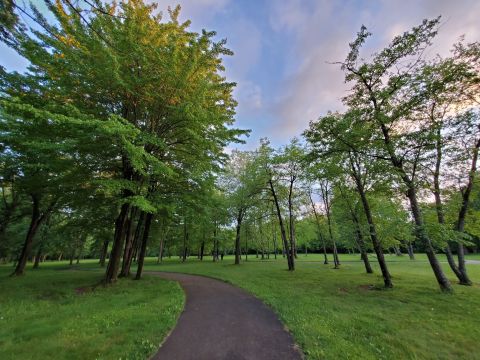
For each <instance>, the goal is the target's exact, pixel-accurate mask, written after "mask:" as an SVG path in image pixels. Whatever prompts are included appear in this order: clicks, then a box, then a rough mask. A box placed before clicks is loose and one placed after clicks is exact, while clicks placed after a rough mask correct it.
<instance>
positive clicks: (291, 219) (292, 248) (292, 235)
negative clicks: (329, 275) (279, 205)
mask: <svg viewBox="0 0 480 360" xmlns="http://www.w3.org/2000/svg"><path fill="white" fill-rule="evenodd" d="M294 181H295V178H291V180H290V187H289V190H288V220H289V230H290V231H289V233H290V251H291V252H292V256H293V257H294V258H295V259H296V258H297V246H296V244H295V225H294V222H295V220H294V217H293V204H292V196H293V183H294Z"/></svg>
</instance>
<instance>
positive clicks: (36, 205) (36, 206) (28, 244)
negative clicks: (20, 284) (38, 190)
mask: <svg viewBox="0 0 480 360" xmlns="http://www.w3.org/2000/svg"><path fill="white" fill-rule="evenodd" d="M31 197H32V217H31V220H30V226H29V227H28V231H27V236H26V237H25V242H24V244H23V248H22V252H21V254H20V257H19V258H18V261H17V266H16V267H15V271H14V272H13V273H12V276H21V275H23V274H24V273H25V266H26V265H27V260H28V257H29V256H30V252H31V250H32V245H33V239H34V237H35V234H36V233H37V230H38V228H39V226H40V224H41V221H42V216H41V215H40V199H39V198H38V196H37V195H31Z"/></svg>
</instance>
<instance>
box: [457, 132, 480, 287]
mask: <svg viewBox="0 0 480 360" xmlns="http://www.w3.org/2000/svg"><path fill="white" fill-rule="evenodd" d="M479 147H480V139H479V140H478V141H477V142H476V144H475V147H474V149H473V157H472V165H471V167H470V173H469V175H468V183H467V187H466V188H465V190H464V191H463V196H462V205H461V207H460V211H459V212H458V220H457V223H456V229H455V230H457V231H458V232H461V233H463V232H464V231H465V217H466V216H467V210H468V203H469V201H470V194H471V192H472V189H473V184H474V181H475V173H476V171H477V159H478V148H479ZM457 256H458V271H459V272H460V274H461V279H460V284H461V285H472V281H471V280H470V278H469V277H468V274H467V267H466V265H465V248H464V246H463V244H462V243H460V242H459V243H458V255H457Z"/></svg>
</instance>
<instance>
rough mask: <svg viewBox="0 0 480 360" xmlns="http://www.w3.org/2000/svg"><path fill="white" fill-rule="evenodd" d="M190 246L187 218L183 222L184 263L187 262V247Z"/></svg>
mask: <svg viewBox="0 0 480 360" xmlns="http://www.w3.org/2000/svg"><path fill="white" fill-rule="evenodd" d="M187 244H188V231H187V217H186V216H185V218H184V221H183V255H182V262H185V261H186V260H187V246H188V245H187Z"/></svg>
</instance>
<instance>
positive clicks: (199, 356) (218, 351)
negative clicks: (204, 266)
mask: <svg viewBox="0 0 480 360" xmlns="http://www.w3.org/2000/svg"><path fill="white" fill-rule="evenodd" d="M148 274H151V275H157V276H160V277H162V278H165V279H169V280H174V281H178V282H179V283H180V285H181V286H182V288H183V289H184V291H185V293H186V297H187V301H186V304H185V309H184V311H183V313H182V314H181V315H180V318H179V320H178V323H177V325H176V327H175V329H173V331H172V333H171V334H170V336H168V337H167V339H166V340H165V342H164V343H163V345H162V346H161V347H160V349H159V351H158V352H157V353H156V354H155V355H154V356H153V358H152V359H156V360H187V359H188V360H194V359H195V360H220V359H222V360H223V359H225V360H227V359H228V360H249V359H255V360H273V359H279V360H290V359H292V360H293V359H301V358H302V355H301V354H300V352H299V351H298V349H297V347H296V346H295V344H294V342H293V339H292V337H291V335H290V334H289V333H288V332H287V331H286V330H285V329H284V327H283V325H282V323H281V322H280V320H278V318H277V316H276V315H275V313H274V312H273V311H272V310H271V309H270V308H268V307H267V306H266V305H265V304H264V303H263V302H261V301H260V300H259V299H257V298H255V297H254V296H252V295H250V294H249V293H247V292H246V291H244V290H242V289H239V288H237V287H235V286H232V285H229V284H227V283H225V282H223V281H219V280H214V279H211V278H207V277H203V276H196V275H187V274H179V273H165V272H148Z"/></svg>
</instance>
